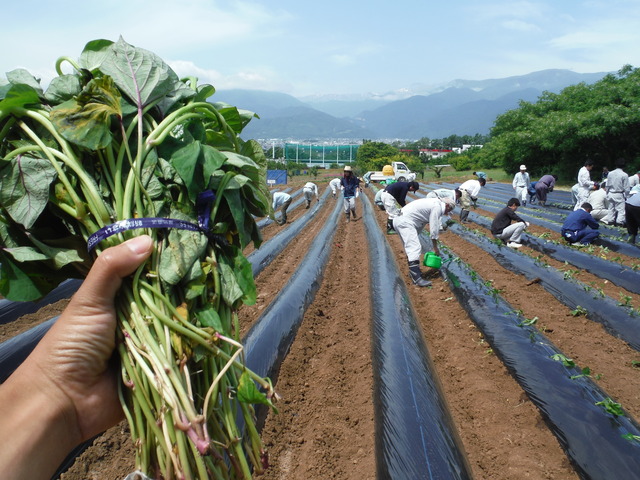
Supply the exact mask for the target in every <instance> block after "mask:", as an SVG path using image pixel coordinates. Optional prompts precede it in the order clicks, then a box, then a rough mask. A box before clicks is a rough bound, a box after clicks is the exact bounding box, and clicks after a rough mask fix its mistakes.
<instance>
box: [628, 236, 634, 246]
mask: <svg viewBox="0 0 640 480" xmlns="http://www.w3.org/2000/svg"><path fill="white" fill-rule="evenodd" d="M627 242H629V243H631V244H635V243H636V236H635V235H629V239H628V240H627Z"/></svg>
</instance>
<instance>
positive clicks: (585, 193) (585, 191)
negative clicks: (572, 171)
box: [573, 160, 595, 210]
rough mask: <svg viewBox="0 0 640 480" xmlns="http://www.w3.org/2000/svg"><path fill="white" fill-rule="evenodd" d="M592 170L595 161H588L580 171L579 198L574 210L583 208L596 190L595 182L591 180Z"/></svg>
mask: <svg viewBox="0 0 640 480" xmlns="http://www.w3.org/2000/svg"><path fill="white" fill-rule="evenodd" d="M591 170H593V160H587V161H586V162H584V166H583V167H582V168H580V170H579V171H578V198H577V199H576V204H575V205H574V207H573V209H574V210H578V209H579V208H581V207H582V204H583V203H585V202H586V201H587V199H588V198H589V193H590V192H591V190H594V188H593V187H594V185H595V182H593V181H592V180H591Z"/></svg>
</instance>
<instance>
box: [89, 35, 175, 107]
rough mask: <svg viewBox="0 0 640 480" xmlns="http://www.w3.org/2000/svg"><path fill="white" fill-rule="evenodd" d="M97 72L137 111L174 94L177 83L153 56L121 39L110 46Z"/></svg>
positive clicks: (168, 70)
mask: <svg viewBox="0 0 640 480" xmlns="http://www.w3.org/2000/svg"><path fill="white" fill-rule="evenodd" d="M100 70H101V71H102V73H104V74H105V75H109V76H111V77H112V78H113V81H114V82H115V84H116V85H117V86H118V88H119V89H120V90H121V91H122V92H123V93H124V94H125V95H126V96H127V97H128V98H129V100H131V101H132V102H133V104H134V105H136V106H137V107H138V108H139V109H143V108H144V107H145V106H147V105H149V104H150V103H153V102H156V101H158V100H160V99H162V98H163V97H164V96H165V95H168V94H169V93H170V92H173V91H175V90H178V88H179V84H180V83H181V82H180V81H179V79H178V76H177V75H176V74H175V73H174V71H173V70H171V68H169V66H168V65H167V64H166V63H165V62H164V61H163V60H162V59H161V58H160V57H158V56H157V55H156V54H155V53H153V52H149V51H148V50H144V49H142V48H137V47H134V46H132V45H129V44H128V43H127V42H125V41H124V39H123V38H122V37H120V38H119V39H118V41H117V42H116V43H114V44H113V45H111V47H110V48H109V51H108V54H107V55H106V56H105V58H104V59H103V61H102V63H101V66H100ZM183 85H184V84H183Z"/></svg>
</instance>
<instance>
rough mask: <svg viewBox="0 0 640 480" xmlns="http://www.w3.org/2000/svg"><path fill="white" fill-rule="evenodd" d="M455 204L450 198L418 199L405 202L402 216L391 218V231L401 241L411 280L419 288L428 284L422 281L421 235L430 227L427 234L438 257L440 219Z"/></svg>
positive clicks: (429, 284) (428, 285)
mask: <svg viewBox="0 0 640 480" xmlns="http://www.w3.org/2000/svg"><path fill="white" fill-rule="evenodd" d="M455 206H456V203H455V201H454V200H453V199H451V198H444V199H442V200H441V199H439V198H420V199H418V200H414V201H413V202H410V203H408V204H407V205H406V206H405V207H403V208H402V214H401V215H399V216H397V217H395V218H394V219H393V228H394V229H395V231H396V232H398V235H399V236H400V238H401V239H402V244H403V246H404V251H405V253H406V254H407V262H408V263H409V276H410V277H411V281H413V283H414V284H415V285H417V286H419V287H430V286H431V282H429V281H428V280H425V279H424V278H422V272H421V271H420V254H421V253H422V243H421V242H420V232H421V231H422V229H423V228H424V227H425V225H426V224H427V223H428V224H429V235H430V236H431V242H432V243H433V251H434V253H435V254H436V255H440V249H439V248H438V235H439V233H440V219H441V218H442V216H443V215H447V214H448V213H449V212H451V210H453V209H454V207H455Z"/></svg>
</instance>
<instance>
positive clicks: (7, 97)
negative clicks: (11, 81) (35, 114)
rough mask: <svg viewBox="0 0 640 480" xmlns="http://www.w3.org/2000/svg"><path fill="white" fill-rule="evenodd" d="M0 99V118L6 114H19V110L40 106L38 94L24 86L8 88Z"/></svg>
mask: <svg viewBox="0 0 640 480" xmlns="http://www.w3.org/2000/svg"><path fill="white" fill-rule="evenodd" d="M0 92H1V90H0ZM0 95H1V94H0ZM0 99H1V101H0V118H2V117H3V116H4V115H5V114H7V113H16V114H21V113H22V112H21V110H23V109H25V108H28V107H29V106H32V105H34V106H35V105H39V104H40V97H39V96H38V92H36V91H35V90H34V89H33V87H30V86H29V85H24V84H20V85H11V86H9V88H8V89H7V90H5V91H4V95H1V96H0Z"/></svg>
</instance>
